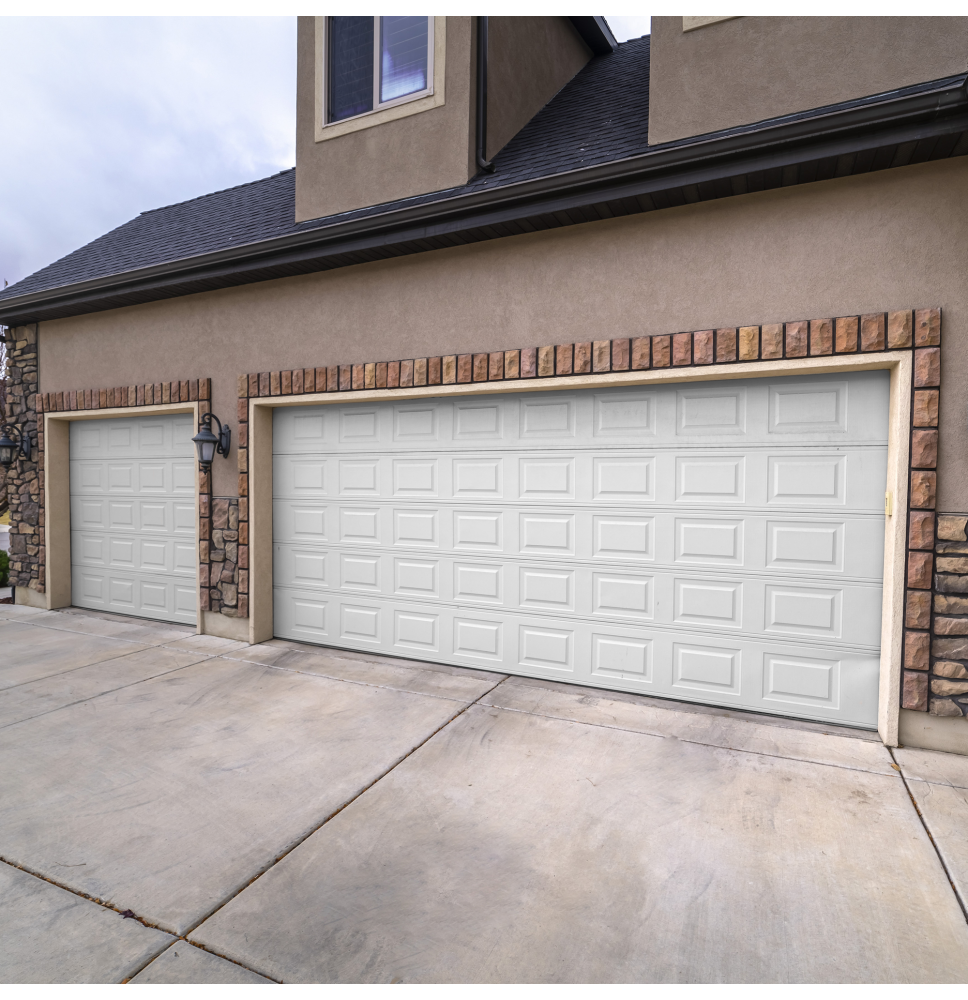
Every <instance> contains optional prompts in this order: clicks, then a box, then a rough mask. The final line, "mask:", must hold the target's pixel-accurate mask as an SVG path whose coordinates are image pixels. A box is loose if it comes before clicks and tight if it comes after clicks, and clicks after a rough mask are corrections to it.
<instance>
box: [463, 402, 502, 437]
mask: <svg viewBox="0 0 968 1000" xmlns="http://www.w3.org/2000/svg"><path fill="white" fill-rule="evenodd" d="M454 437H455V438H457V439H459V440H466V439H469V438H470V439H477V440H487V439H489V438H490V439H498V438H502V437H504V419H503V410H502V407H501V404H500V403H497V402H492V401H488V402H480V403H471V402H468V403H455V404H454Z"/></svg>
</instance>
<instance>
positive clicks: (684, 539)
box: [675, 517, 743, 566]
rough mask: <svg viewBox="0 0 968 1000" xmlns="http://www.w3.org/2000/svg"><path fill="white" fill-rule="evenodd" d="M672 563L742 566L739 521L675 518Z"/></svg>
mask: <svg viewBox="0 0 968 1000" xmlns="http://www.w3.org/2000/svg"><path fill="white" fill-rule="evenodd" d="M675 533H676V534H675V538H676V548H675V559H676V562H686V563H705V564H709V565H721V566H742V565H743V522H742V521H739V520H736V521H727V520H714V519H712V518H702V519H700V518H678V517H677V518H676V522H675Z"/></svg>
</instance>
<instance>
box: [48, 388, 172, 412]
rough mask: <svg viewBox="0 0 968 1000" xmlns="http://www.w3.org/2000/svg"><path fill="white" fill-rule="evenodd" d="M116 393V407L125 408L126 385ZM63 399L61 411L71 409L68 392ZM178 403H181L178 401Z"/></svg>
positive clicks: (126, 400)
mask: <svg viewBox="0 0 968 1000" xmlns="http://www.w3.org/2000/svg"><path fill="white" fill-rule="evenodd" d="M118 392H119V393H120V394H121V398H120V400H119V401H118V406H127V405H128V387H127V386H126V385H123V386H121V388H120V389H118ZM57 395H58V396H60V395H61V393H58V394H57ZM63 397H64V401H63V403H62V405H61V409H62V410H69V409H70V408H71V394H70V393H69V392H65V393H63ZM179 402H181V400H180V399H179Z"/></svg>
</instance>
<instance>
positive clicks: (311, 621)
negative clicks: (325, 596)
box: [289, 597, 329, 633]
mask: <svg viewBox="0 0 968 1000" xmlns="http://www.w3.org/2000/svg"><path fill="white" fill-rule="evenodd" d="M328 604H329V602H328V601H314V600H313V599H312V598H309V597H294V598H292V600H291V603H290V606H289V607H290V614H291V615H292V623H293V625H295V626H296V628H300V629H309V630H311V631H314V632H323V633H325V632H326V612H327V607H328Z"/></svg>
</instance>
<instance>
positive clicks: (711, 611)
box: [675, 580, 743, 628]
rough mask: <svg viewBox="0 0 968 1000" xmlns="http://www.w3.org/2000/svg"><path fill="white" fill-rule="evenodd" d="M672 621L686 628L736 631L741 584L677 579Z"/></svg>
mask: <svg viewBox="0 0 968 1000" xmlns="http://www.w3.org/2000/svg"><path fill="white" fill-rule="evenodd" d="M675 620H676V621H677V622H682V623H683V624H686V625H689V624H691V625H713V626H716V627H717V628H723V627H727V628H739V627H740V626H741V625H742V623H743V585H742V584H741V583H738V582H730V581H724V580H676V581H675Z"/></svg>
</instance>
